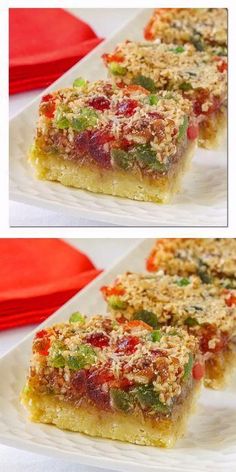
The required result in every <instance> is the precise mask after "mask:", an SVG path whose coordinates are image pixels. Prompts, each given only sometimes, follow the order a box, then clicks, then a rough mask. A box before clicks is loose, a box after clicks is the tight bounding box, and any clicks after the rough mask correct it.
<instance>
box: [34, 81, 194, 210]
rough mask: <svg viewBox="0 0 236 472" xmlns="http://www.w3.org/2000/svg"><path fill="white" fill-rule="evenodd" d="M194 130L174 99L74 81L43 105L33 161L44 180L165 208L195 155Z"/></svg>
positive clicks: (186, 110) (187, 110)
mask: <svg viewBox="0 0 236 472" xmlns="http://www.w3.org/2000/svg"><path fill="white" fill-rule="evenodd" d="M193 129H195V122H194V118H193V116H192V108H191V104H190V103H189V101H188V100H186V99H184V98H183V97H181V96H180V95H179V94H175V93H173V94H171V95H170V94H169V93H168V92H162V93H160V94H159V96H158V98H157V97H156V96H155V95H153V94H151V93H150V92H149V91H148V90H146V89H145V88H143V87H141V86H139V85H129V86H124V87H122V88H121V87H120V88H119V87H116V86H115V85H114V84H112V83H110V82H107V81H97V82H94V83H88V82H86V81H85V80H83V79H77V80H76V81H75V83H74V86H73V87H71V88H67V89H62V90H59V91H57V92H54V93H52V94H49V95H46V96H44V97H43V98H42V101H41V104H40V109H39V123H38V129H37V133H36V137H35V142H34V146H33V149H32V151H31V154H30V161H31V163H32V164H33V166H34V167H35V168H36V172H37V176H38V177H39V178H41V179H47V180H54V181H59V182H61V183H62V184H64V185H67V186H73V187H78V188H83V189H87V190H90V191H92V192H100V193H105V194H111V195H117V196H120V197H128V198H131V199H136V200H146V201H154V202H167V201H169V199H170V197H171V195H172V194H173V193H174V192H175V191H177V190H178V189H179V182H180V179H181V176H182V174H183V173H184V171H185V169H186V168H187V166H188V164H189V162H190V160H191V158H192V155H193V152H194V150H195V147H196V135H195V133H194V135H193V132H192V130H193Z"/></svg>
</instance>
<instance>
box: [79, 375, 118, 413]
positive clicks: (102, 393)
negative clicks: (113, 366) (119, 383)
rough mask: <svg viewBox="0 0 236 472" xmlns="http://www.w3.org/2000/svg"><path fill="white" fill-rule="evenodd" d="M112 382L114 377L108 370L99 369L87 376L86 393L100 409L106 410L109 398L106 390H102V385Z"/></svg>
mask: <svg viewBox="0 0 236 472" xmlns="http://www.w3.org/2000/svg"><path fill="white" fill-rule="evenodd" d="M112 380H114V375H113V374H112V372H110V370H109V369H105V368H103V369H100V370H99V371H93V372H91V373H89V374H88V376H87V382H86V392H87V395H88V397H89V398H90V399H91V400H92V401H93V402H94V403H95V405H98V406H99V407H100V408H103V409H105V410H106V409H108V408H109V406H110V396H109V391H108V389H107V390H105V389H104V388H103V386H104V384H106V383H108V382H110V381H112Z"/></svg>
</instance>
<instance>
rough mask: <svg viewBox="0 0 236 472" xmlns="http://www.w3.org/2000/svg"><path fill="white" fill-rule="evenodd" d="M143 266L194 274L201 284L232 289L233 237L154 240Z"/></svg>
mask: <svg viewBox="0 0 236 472" xmlns="http://www.w3.org/2000/svg"><path fill="white" fill-rule="evenodd" d="M146 265H147V270H148V271H150V272H156V271H158V270H160V269H163V270H164V271H165V272H166V273H168V274H172V275H174V274H177V275H181V276H183V277H188V276H189V275H191V274H195V275H198V276H199V277H200V278H201V279H202V281H203V282H204V283H214V284H217V285H220V286H222V287H224V288H226V289H229V290H230V289H236V239H235V238H202V239H201V238H164V239H157V241H156V244H155V246H154V248H153V249H152V251H151V253H150V255H149V257H148V259H147V264H146Z"/></svg>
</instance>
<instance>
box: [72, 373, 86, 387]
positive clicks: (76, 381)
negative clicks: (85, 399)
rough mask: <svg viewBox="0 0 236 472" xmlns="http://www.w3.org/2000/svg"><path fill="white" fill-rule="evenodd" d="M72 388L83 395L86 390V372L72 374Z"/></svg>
mask: <svg viewBox="0 0 236 472" xmlns="http://www.w3.org/2000/svg"><path fill="white" fill-rule="evenodd" d="M71 383H72V386H73V387H74V389H75V390H76V391H77V392H80V393H84V392H85V390H86V371H85V369H80V370H78V371H76V372H74V373H73V374H72V379H71Z"/></svg>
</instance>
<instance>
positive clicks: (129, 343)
mask: <svg viewBox="0 0 236 472" xmlns="http://www.w3.org/2000/svg"><path fill="white" fill-rule="evenodd" d="M139 343H140V339H139V338H138V337H137V336H126V337H124V338H122V339H120V340H119V342H118V344H117V347H116V352H118V353H119V354H126V355H131V354H133V353H134V352H135V351H136V348H137V345H138V344H139Z"/></svg>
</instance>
